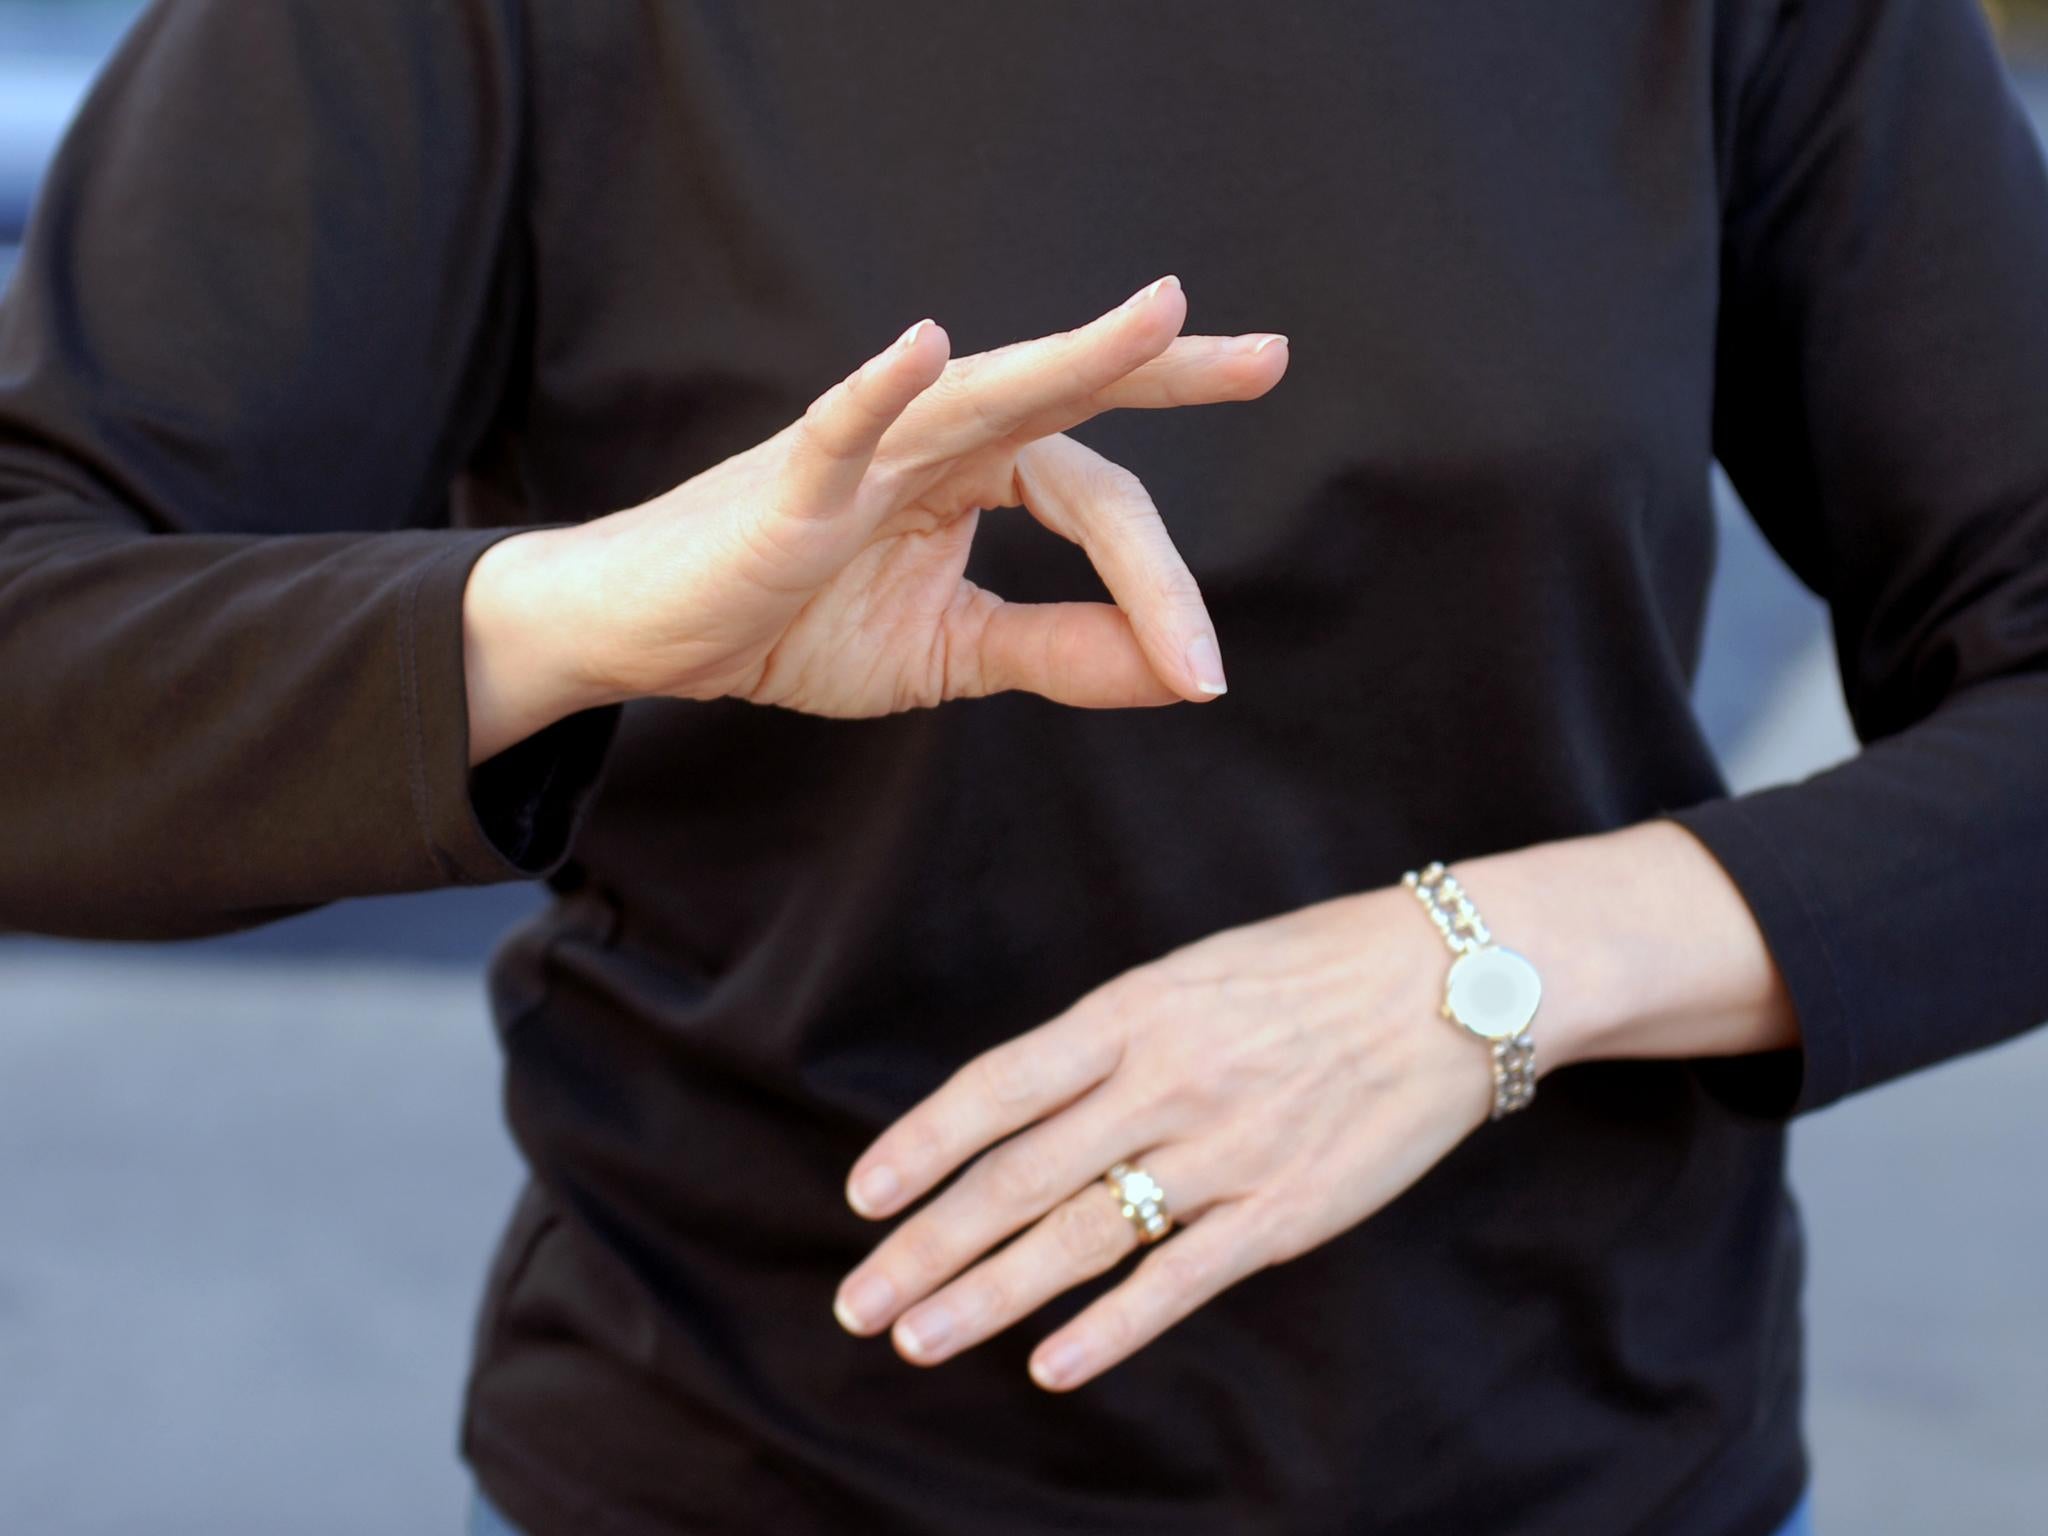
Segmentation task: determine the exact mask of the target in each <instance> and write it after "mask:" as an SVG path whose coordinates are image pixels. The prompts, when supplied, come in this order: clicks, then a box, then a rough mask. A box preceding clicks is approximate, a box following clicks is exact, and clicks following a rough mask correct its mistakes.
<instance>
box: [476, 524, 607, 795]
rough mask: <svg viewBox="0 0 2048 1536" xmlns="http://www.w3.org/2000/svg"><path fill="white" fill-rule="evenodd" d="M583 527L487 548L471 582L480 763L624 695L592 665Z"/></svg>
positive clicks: (535, 533)
mask: <svg viewBox="0 0 2048 1536" xmlns="http://www.w3.org/2000/svg"><path fill="white" fill-rule="evenodd" d="M578 532H579V530H578V529H576V528H536V529H532V530H530V531H528V532H525V533H518V534H514V535H512V536H511V537H509V538H504V539H500V540H498V541H497V542H496V543H494V544H492V545H491V546H490V547H489V548H487V549H486V550H485V551H484V552H483V553H482V554H481V555H480V556H478V558H477V561H476V563H475V565H474V566H473V567H472V568H471V570H470V575H469V582H468V585H467V586H466V587H465V588H464V589H463V599H462V636H463V674H464V681H465V683H466V685H467V691H468V700H469V741H470V750H469V760H470V765H471V766H472V767H474V766H475V765H476V764H478V763H480V762H483V761H485V760H486V759H488V758H491V757H495V756H496V755H497V754H498V753H499V752H502V751H504V750H505V749H506V748H507V747H510V746H512V745H513V744H514V743H516V742H519V741H523V740H525V739H526V738H527V737H528V736H531V735H534V734H535V733H536V732H539V731H542V730H545V729H546V728H547V727H548V726H550V725H553V724H554V723H555V722H556V721H557V720H562V719H566V718H567V717H568V716H570V715H573V714H576V713H578V712H580V711H582V710H585V709H590V708H594V707H596V706H597V705H600V704H609V703H616V702H618V696H617V695H615V694H614V693H613V692H612V691H611V690H610V689H608V688H607V687H606V686H605V684H604V682H603V680H602V678H601V677H600V676H599V675H598V673H597V672H596V670H595V669H594V668H593V667H592V666H591V664H590V659H589V655H588V652H587V649H586V646H587V642H588V639H589V636H590V634H591V632H592V627H591V625H590V624H589V623H588V622H587V621H586V618H585V617H584V614H585V612H586V611H595V610H591V609H589V607H588V605H579V603H578V601H577V600H576V596H575V594H576V591H577V583H578V581H579V579H580V576H579V573H580V571H581V569H582V566H583V564H584V562H583V561H582V559H581V558H580V554H581V547H580V545H579V543H578V541H577V540H576V538H575V535H576V534H577V533H578Z"/></svg>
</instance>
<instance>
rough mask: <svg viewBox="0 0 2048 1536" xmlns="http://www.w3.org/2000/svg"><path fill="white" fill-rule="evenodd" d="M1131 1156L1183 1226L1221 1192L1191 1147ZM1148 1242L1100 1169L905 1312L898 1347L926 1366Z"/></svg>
mask: <svg viewBox="0 0 2048 1536" xmlns="http://www.w3.org/2000/svg"><path fill="white" fill-rule="evenodd" d="M1127 1155H1129V1156H1130V1160H1131V1162H1132V1163H1133V1164H1134V1165H1135V1166H1137V1167H1140V1168H1142V1169H1144V1171H1145V1172H1146V1173H1148V1174H1150V1175H1151V1176H1152V1177H1153V1178H1155V1179H1156V1180H1158V1182H1159V1186H1160V1188H1161V1189H1162V1190H1163V1191H1164V1192H1165V1198H1166V1204H1167V1209H1168V1211H1169V1212H1170V1213H1171V1214H1172V1217H1173V1221H1174V1226H1175V1228H1179V1227H1184V1226H1187V1225H1189V1224H1191V1223H1192V1222H1194V1221H1195V1220H1197V1219H1199V1218H1200V1217H1201V1215H1202V1213H1203V1212H1204V1211H1205V1210H1207V1209H1208V1208H1209V1206H1211V1205H1212V1204H1214V1203H1215V1200H1216V1199H1217V1198H1218V1197H1219V1196H1220V1193H1221V1191H1219V1190H1217V1189H1214V1188H1212V1187H1211V1186H1212V1185H1213V1184H1214V1180H1213V1178H1211V1177H1207V1176H1205V1170H1204V1168H1203V1164H1204V1163H1205V1162H1213V1159H1204V1158H1202V1157H1199V1156H1198V1155H1197V1153H1196V1149H1195V1147H1194V1145H1193V1144H1192V1143H1189V1142H1175V1143H1172V1144H1169V1145H1166V1146H1160V1147H1153V1148H1150V1149H1149V1150H1147V1151H1146V1152H1145V1153H1144V1154H1143V1155H1142V1156H1138V1155H1134V1154H1129V1153H1127ZM1171 1233H1172V1229H1169V1232H1168V1234H1167V1236H1168V1237H1170V1236H1171ZM1162 1240H1164V1239H1162ZM1140 1246H1141V1244H1140V1242H1139V1239H1138V1228H1137V1225H1136V1223H1135V1222H1134V1221H1133V1220H1132V1219H1131V1218H1130V1217H1128V1216H1126V1215H1124V1213H1123V1206H1122V1204H1121V1202H1120V1199H1119V1196H1118V1195H1117V1192H1116V1190H1115V1189H1114V1188H1112V1187H1111V1186H1110V1184H1109V1183H1108V1181H1107V1180H1106V1179H1105V1178H1104V1177H1103V1176H1102V1175H1101V1174H1099V1173H1098V1174H1097V1175H1096V1176H1095V1177H1094V1178H1093V1179H1091V1180H1089V1181H1088V1183H1087V1185H1086V1186H1084V1187H1083V1188H1081V1189H1078V1190H1076V1191H1075V1192H1074V1193H1073V1194H1072V1195H1070V1196H1068V1197H1067V1199H1066V1200H1064V1201H1062V1202H1061V1203H1060V1204H1059V1205H1058V1206H1056V1207H1054V1208H1053V1209H1052V1210H1051V1211H1050V1212H1048V1213H1047V1214H1046V1215H1045V1216H1044V1217H1043V1218H1042V1219H1041V1220H1039V1221H1038V1222H1036V1223H1034V1224H1033V1225H1032V1227H1031V1228H1030V1229H1029V1230H1028V1231H1026V1232H1025V1233H1024V1234H1023V1235H1022V1236H1020V1237H1018V1238H1017V1239H1016V1241H1014V1242H1012V1243H1009V1244H1007V1245H1005V1246H1004V1248H1003V1249H1002V1250H1001V1251H1000V1252H998V1253H995V1254H993V1255H991V1256H990V1257H989V1258H987V1259H986V1260H984V1261H983V1262H982V1263H980V1264H977V1265H975V1267H974V1268H972V1269H970V1270H969V1271H967V1273H965V1274H964V1275H961V1276H960V1277H959V1278H957V1279H956V1280H954V1281H953V1282H952V1283H951V1284H949V1285H947V1286H945V1287H944V1288H942V1289H941V1290H940V1291H939V1292H938V1293H937V1294H936V1295H934V1296H931V1297H928V1298H926V1299H925V1300H923V1301H920V1302H918V1303H917V1304H916V1305H915V1306H913V1307H911V1308H910V1310H909V1311H907V1312H905V1313H904V1314H903V1316H902V1317H900V1318H899V1319H898V1320H897V1322H896V1327H895V1331H894V1339H895V1343H896V1347H897V1349H898V1350H899V1351H901V1352H902V1353H903V1354H904V1355H905V1356H906V1357H907V1358H909V1359H911V1360H913V1361H915V1362H916V1363H917V1364H919V1365H936V1364H937V1363H938V1362H939V1361H941V1360H944V1359H947V1358H948V1357H950V1356H952V1355H955V1354H958V1353H959V1352H960V1351H961V1350H963V1349H966V1348H968V1347H970V1346H972V1345H975V1344H979V1343H980V1342H981V1341H982V1340H984V1339H987V1338H989V1337H991V1336H993V1335H994V1334H997V1333H1000V1332H1002V1331H1003V1330H1004V1329H1005V1328H1007V1327H1009V1326H1010V1325H1011V1324H1012V1323H1016V1322H1019V1321H1021V1320H1023V1319H1024V1318H1026V1317H1028V1316H1030V1315H1031V1314H1032V1313H1033V1312H1036V1311H1037V1310H1038V1309H1039V1308H1040V1307H1041V1306H1043V1305H1045V1303H1046V1302H1048V1301H1051V1300H1052V1299H1053V1298H1054V1297H1055V1296H1058V1295H1060V1294H1062V1293H1063V1292H1065V1291H1068V1290H1071V1289H1072V1288H1073V1287H1074V1286H1076V1285H1079V1284H1080V1283H1081V1282H1082V1281H1084V1280H1088V1279H1092V1278H1093V1277H1094V1276H1096V1275H1099V1274H1102V1273H1104V1272H1105V1271H1107V1270H1110V1269H1113V1268H1115V1267H1116V1265H1118V1264H1119V1263H1121V1262H1122V1261H1123V1259H1124V1258H1125V1256H1126V1255H1128V1254H1130V1253H1131V1252H1132V1251H1133V1250H1134V1249H1136V1248H1138V1247H1140Z"/></svg>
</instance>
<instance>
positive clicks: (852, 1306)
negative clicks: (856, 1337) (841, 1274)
mask: <svg viewBox="0 0 2048 1536" xmlns="http://www.w3.org/2000/svg"><path fill="white" fill-rule="evenodd" d="M895 1299H896V1288H895V1287H894V1286H892V1285H891V1284H889V1282H888V1281H887V1280H885V1279H883V1278H882V1277H881V1276H880V1275H862V1276H861V1277H860V1279H858V1280H856V1281H854V1282H853V1284H852V1285H850V1286H848V1287H847V1288H846V1289H845V1290H843V1291H841V1292H840V1293H839V1295H838V1296H837V1297H835V1298H834V1300H833V1302H832V1315H833V1316H834V1317H836V1318H838V1319H839V1326H840V1327H842V1328H844V1329H845V1330H846V1331H847V1332H848V1333H861V1332H863V1331H865V1330H866V1329H868V1328H870V1327H872V1326H874V1322H875V1320H876V1319H877V1318H879V1317H880V1316H881V1315H882V1314H883V1313H884V1312H887V1311H888V1310H889V1303H890V1302H892V1301H894V1300H895Z"/></svg>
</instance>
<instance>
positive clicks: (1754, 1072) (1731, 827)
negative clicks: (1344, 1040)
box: [1665, 797, 1858, 1125]
mask: <svg viewBox="0 0 2048 1536" xmlns="http://www.w3.org/2000/svg"><path fill="white" fill-rule="evenodd" d="M1665 816H1666V818H1667V819H1668V820H1671V821H1675V822H1677V823H1678V824H1679V825H1680V826H1682V827H1684V828H1685V829H1686V830H1687V831H1688V832H1690V833H1692V834H1693V836H1694V837H1696V838H1698V839H1699V840H1700V841H1701V842H1702V843H1703V844H1705V845H1706V848H1707V851H1708V852H1709V853H1711V854H1713V856H1714V857H1715V858H1716V859H1717V860H1718V861H1719V862H1720V864H1721V866H1722V867H1723V868H1724V869H1725V870H1726V871H1727V873H1728V876H1729V878H1730V879H1731V880H1733V881H1734V883H1735V886H1736V888H1737V889H1738V890H1739V891H1740V892H1741V894H1742V897H1743V899H1744V901H1746V902H1747V903H1748V904H1749V909H1750V912H1751V914H1752V915H1753V916H1754V917H1755V919H1756V922H1757V926H1758V927H1759V928H1760V929H1761V930H1762V932H1763V936H1764V942H1765V944H1766V945H1767V946H1768V948H1769V950H1770V952H1771V958H1772V959H1773V960H1774V961H1775V962H1776V963H1777V967H1778V970H1779V973H1780V974H1781V975H1782V976H1783V977H1784V980H1785V986H1786V990H1787V991H1788V992H1789V993H1790V994H1791V997H1792V1003H1793V1007H1794V1009H1795V1010H1796V1012H1797V1015H1798V1019H1799V1034H1800V1043H1799V1044H1798V1045H1795V1046H1789V1047H1786V1048H1785V1049H1783V1050H1775V1051H1756V1052H1751V1053H1748V1054H1745V1055H1740V1056H1702V1057H1696V1058H1694V1059H1693V1060H1692V1062H1691V1066H1692V1068H1693V1071H1694V1073H1695V1075H1696V1076H1697V1078H1698V1080H1699V1083H1700V1086H1701V1087H1703V1088H1704V1089H1706V1091H1707V1092H1708V1093H1709V1094H1710V1095H1711V1096H1712V1097H1713V1098H1715V1099H1716V1100H1717V1101H1718V1102H1720V1103H1721V1104H1722V1105H1723V1106H1724V1107H1726V1108H1727V1109H1729V1110H1731V1111H1733V1112H1734V1113H1735V1114H1737V1115H1740V1116H1742V1117H1744V1118H1745V1119H1752V1120H1759V1121H1764V1122H1768V1123H1771V1124H1778V1125H1782V1124H1784V1123H1786V1122H1788V1121H1790V1120H1793V1119H1796V1118H1798V1117H1799V1116H1801V1115H1805V1114H1810V1113H1811V1112H1813V1111H1814V1110H1817V1109H1823V1108H1825V1107H1827V1106H1828V1105H1830V1104H1833V1103H1834V1102H1835V1101H1836V1100H1838V1099H1841V1098H1844V1097H1846V1096H1847V1095H1848V1094H1849V1093H1851V1092H1852V1091H1853V1090H1854V1089H1855V1087H1856V1086H1857V1082H1858V1078H1857V1071H1856V1042H1855V1037H1854V1035H1853V1034H1852V1033H1851V1030H1850V1021H1849V1018H1848V1009H1847V1007H1846V1005H1845V1003H1844V1000H1843V993H1842V986H1841V979H1840V977H1839V975H1838V974H1837V970H1836V962H1835V956H1834V952H1833V948H1832V945H1831V943H1830V941H1829V938H1828V934H1827V930H1826V927H1825V925H1824V924H1823V921H1822V919H1821V915H1820V909H1819V906H1818V904H1817V903H1816V902H1815V901H1814V900H1813V898H1812V897H1811V896H1810V895H1809V893H1808V892H1807V891H1806V889H1805V887H1804V886H1803V885H1802V883H1801V882H1800V879H1799V876H1798V873H1797V871H1796V870H1794V869H1793V868H1792V867H1791V865H1789V864H1788V863H1787V862H1786V861H1785V859H1784V858H1783V857H1782V855H1781V854H1780V853H1779V851H1778V849H1777V848H1776V847H1775V846H1773V843H1772V839H1771V836H1770V834H1769V832H1768V831H1767V829H1766V828H1765V826H1764V825H1763V823H1762V822H1761V821H1760V820H1759V819H1758V818H1757V817H1756V816H1755V815H1754V814H1752V812H1751V811H1750V809H1749V808H1748V807H1747V806H1746V805H1745V804H1744V802H1743V800H1742V799H1741V798H1740V797H1723V798H1720V799H1715V800H1707V801H1703V802H1701V803H1700V804H1698V805H1694V806H1689V807H1687V808H1685V809H1683V810H1678V811H1668V812H1666V813H1665Z"/></svg>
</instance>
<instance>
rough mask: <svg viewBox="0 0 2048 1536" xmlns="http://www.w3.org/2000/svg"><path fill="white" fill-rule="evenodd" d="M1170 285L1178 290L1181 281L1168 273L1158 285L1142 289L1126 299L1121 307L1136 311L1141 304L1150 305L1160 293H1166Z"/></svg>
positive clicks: (1150, 285) (1154, 284)
mask: <svg viewBox="0 0 2048 1536" xmlns="http://www.w3.org/2000/svg"><path fill="white" fill-rule="evenodd" d="M1168 285H1171V286H1173V287H1175V288H1178V287H1179V286H1180V279H1179V278H1177V277H1175V276H1174V275H1173V274H1172V273H1168V274H1167V275H1166V276H1165V277H1162V278H1160V279H1159V281H1157V282H1156V283H1150V284H1148V285H1146V286H1145V287H1143V288H1140V289H1139V290H1138V291H1137V292H1136V293H1134V294H1132V295H1131V296H1130V297H1129V298H1128V299H1125V300H1124V302H1123V304H1122V306H1121V307H1122V308H1124V309H1136V308H1137V307H1138V306H1139V305H1140V304H1147V303H1150V302H1151V301H1152V300H1153V299H1154V298H1156V297H1157V296H1158V295H1159V294H1160V293H1162V292H1164V291H1165V289H1166V288H1167V287H1168Z"/></svg>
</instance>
